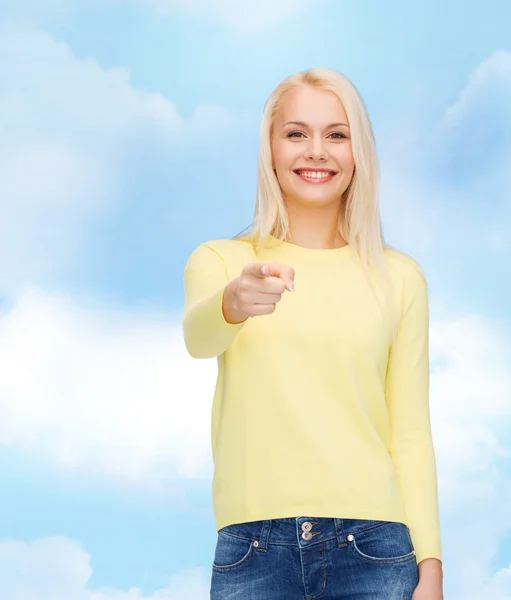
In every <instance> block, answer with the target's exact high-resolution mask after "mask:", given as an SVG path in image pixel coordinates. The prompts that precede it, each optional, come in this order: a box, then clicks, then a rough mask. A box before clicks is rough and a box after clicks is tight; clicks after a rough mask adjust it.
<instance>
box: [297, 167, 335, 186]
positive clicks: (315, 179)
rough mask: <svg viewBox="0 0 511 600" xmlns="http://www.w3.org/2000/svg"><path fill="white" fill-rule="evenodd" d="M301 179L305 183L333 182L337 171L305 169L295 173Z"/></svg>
mask: <svg viewBox="0 0 511 600" xmlns="http://www.w3.org/2000/svg"><path fill="white" fill-rule="evenodd" d="M294 172H295V173H296V174H297V175H298V177H300V179H303V181H307V182H309V183H326V182H327V181H331V180H332V179H333V178H334V177H335V175H336V172H335V171H314V170H305V169H297V170H296V171H294Z"/></svg>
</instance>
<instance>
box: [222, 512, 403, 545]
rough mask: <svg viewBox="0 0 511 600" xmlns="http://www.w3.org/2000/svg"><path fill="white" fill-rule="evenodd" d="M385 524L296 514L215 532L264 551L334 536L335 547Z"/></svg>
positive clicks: (237, 525) (365, 520) (309, 542)
mask: <svg viewBox="0 0 511 600" xmlns="http://www.w3.org/2000/svg"><path fill="white" fill-rule="evenodd" d="M385 523H388V521H373V520H369V519H338V518H330V517H311V516H300V517H288V518H281V519H268V520H263V521H249V522H246V523H234V524H232V525H227V526H226V527H223V528H222V529H220V531H219V532H218V533H221V532H222V533H227V534H228V535H232V536H234V537H238V538H242V539H246V540H250V541H251V542H253V544H254V546H256V547H257V548H258V549H260V550H265V549H266V548H267V547H268V545H269V544H280V545H282V544H284V545H291V546H298V547H300V548H304V547H306V546H311V545H314V544H318V543H320V542H325V541H327V540H330V539H337V542H338V544H339V546H346V545H347V544H348V543H349V542H350V539H349V536H350V535H355V534H357V533H359V532H361V531H365V530H367V529H371V528H373V527H379V526H381V525H384V524H385ZM403 526H405V527H406V525H404V524H403Z"/></svg>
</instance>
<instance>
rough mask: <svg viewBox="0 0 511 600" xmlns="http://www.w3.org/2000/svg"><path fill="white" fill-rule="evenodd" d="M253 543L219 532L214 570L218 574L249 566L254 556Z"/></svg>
mask: <svg viewBox="0 0 511 600" xmlns="http://www.w3.org/2000/svg"><path fill="white" fill-rule="evenodd" d="M253 543H254V542H253V541H252V540H249V539H246V538H241V537H237V536H234V535H231V534H229V533H225V532H223V531H219V532H218V537H217V542H216V548H215V557H214V559H213V570H214V571H217V572H226V571H234V570H236V569H240V568H241V567H243V566H245V565H247V564H248V562H249V561H250V559H251V558H252V554H253V548H254V546H253Z"/></svg>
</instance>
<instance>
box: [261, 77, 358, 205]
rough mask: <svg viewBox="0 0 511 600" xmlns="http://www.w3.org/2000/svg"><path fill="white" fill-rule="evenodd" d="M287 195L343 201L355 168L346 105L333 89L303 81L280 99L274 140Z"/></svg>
mask: <svg viewBox="0 0 511 600" xmlns="http://www.w3.org/2000/svg"><path fill="white" fill-rule="evenodd" d="M271 147H272V157H273V168H274V170H275V171H276V174H277V179H278V180H279V184H280V187H281V188H282V192H283V194H284V197H285V198H286V200H287V201H288V202H289V201H295V202H299V203H301V204H307V205H319V204H321V205H323V204H326V203H330V202H336V203H338V202H339V201H340V199H341V196H342V194H343V193H344V192H345V191H346V188H347V187H348V185H349V183H350V181H351V178H352V176H353V171H354V168H355V163H354V160H353V154H352V151H351V138H350V128H349V125H348V118H347V116H346V112H345V110H344V106H343V105H342V103H341V101H340V100H339V98H338V97H337V95H336V94H334V92H330V91H326V90H318V89H314V88H311V87H309V86H299V87H296V88H293V89H291V90H289V91H288V92H286V94H284V96H283V97H282V99H281V103H280V105H279V107H278V109H277V113H276V115H275V121H274V130H273V136H272V141H271Z"/></svg>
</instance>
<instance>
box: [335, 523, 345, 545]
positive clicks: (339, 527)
mask: <svg viewBox="0 0 511 600" xmlns="http://www.w3.org/2000/svg"><path fill="white" fill-rule="evenodd" d="M334 523H335V532H336V534H337V543H338V544H339V546H346V541H345V540H346V537H345V534H344V527H343V523H342V519H337V518H334Z"/></svg>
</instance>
